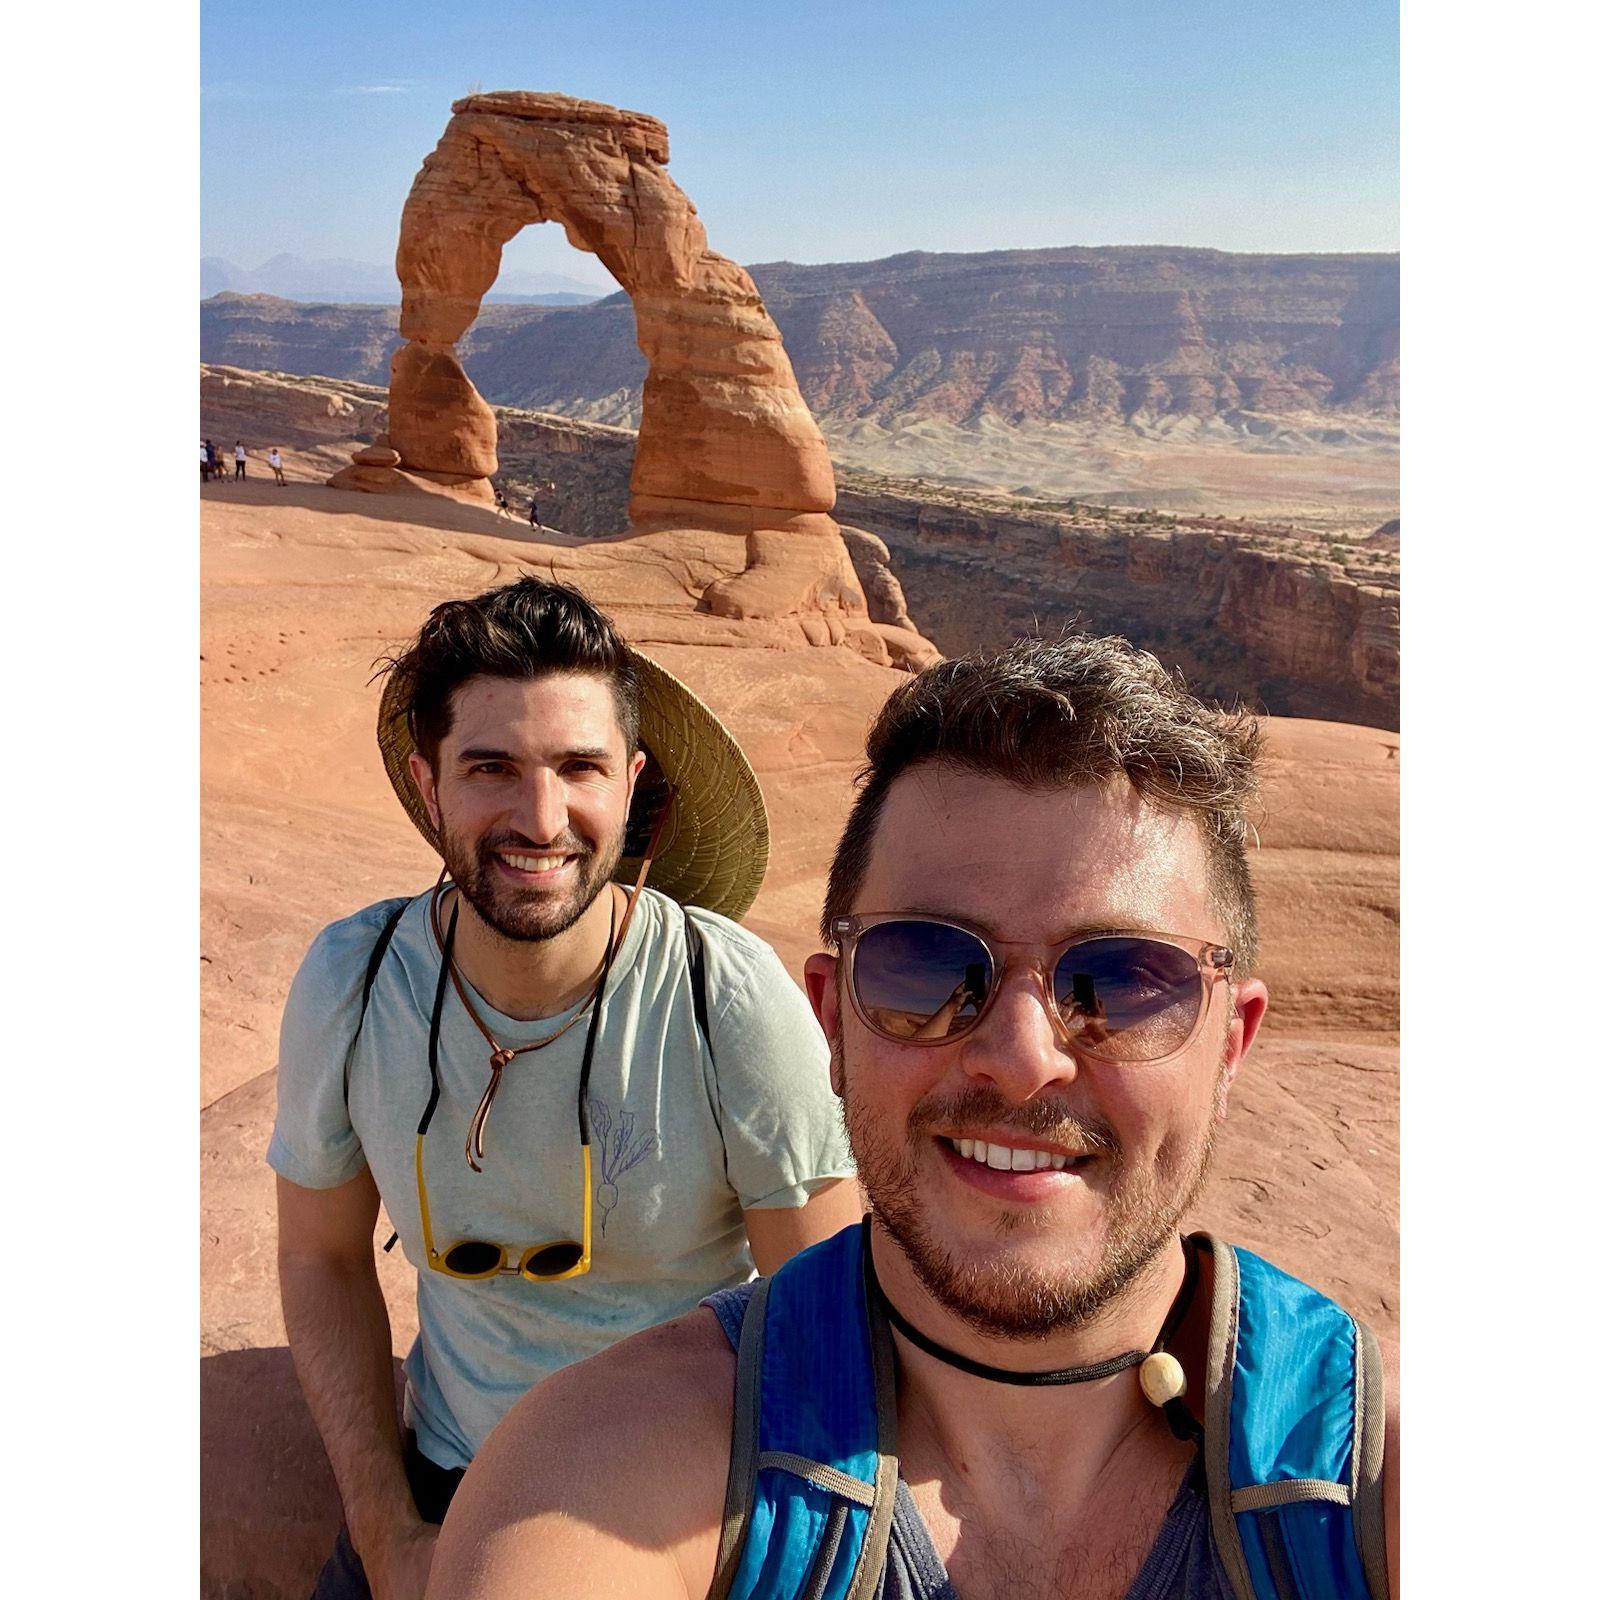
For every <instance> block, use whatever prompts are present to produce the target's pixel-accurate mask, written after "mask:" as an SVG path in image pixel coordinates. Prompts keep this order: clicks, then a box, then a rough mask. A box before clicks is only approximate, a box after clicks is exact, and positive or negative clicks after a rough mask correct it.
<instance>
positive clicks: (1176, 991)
mask: <svg viewBox="0 0 1600 1600" xmlns="http://www.w3.org/2000/svg"><path fill="white" fill-rule="evenodd" d="M1055 989H1056V1004H1057V1005H1058V1006H1059V1007H1060V1009H1061V1014H1062V1016H1063V1017H1065V1018H1066V1021H1067V1027H1068V1029H1069V1031H1070V1032H1071V1033H1072V1035H1073V1036H1074V1038H1076V1039H1078V1040H1079V1041H1080V1042H1081V1043H1082V1044H1083V1046H1084V1048H1085V1049H1086V1050H1088V1051H1090V1052H1091V1053H1093V1054H1095V1055H1099V1056H1104V1057H1106V1058H1107V1059H1109V1060H1113V1061H1155V1060H1158V1059H1160V1057H1162V1056H1166V1055H1171V1054H1172V1052H1173V1051H1175V1050H1180V1049H1182V1048H1183V1046H1184V1045H1185V1044H1186V1043H1187V1042H1188V1040H1189V1036H1190V1035H1191V1034H1192V1033H1193V1032H1194V1026H1195V1023H1196V1021H1198V1019H1199V1016H1200V1007H1201V1005H1202V1004H1203V1003H1204V1000H1205V989H1204V980H1203V979H1202V978H1201V976H1200V967H1199V964H1198V963H1197V962H1196V960H1195V958H1194V957H1193V956H1192V955H1191V954H1190V953H1189V952H1188V951H1187V950H1183V949H1180V948H1179V947H1178V946H1177V945H1171V944H1163V943H1162V942H1161V941H1160V940H1159V939H1136V938H1117V939H1086V940H1085V941H1084V942H1083V943H1082V944H1076V945H1074V946H1073V947H1072V948H1071V949H1070V950H1068V951H1067V952H1066V954H1065V955H1063V956H1062V958H1061V961H1060V964H1059V965H1058V966H1057V967H1056V977H1055Z"/></svg>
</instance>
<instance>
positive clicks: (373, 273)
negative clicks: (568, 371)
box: [200, 255, 605, 305]
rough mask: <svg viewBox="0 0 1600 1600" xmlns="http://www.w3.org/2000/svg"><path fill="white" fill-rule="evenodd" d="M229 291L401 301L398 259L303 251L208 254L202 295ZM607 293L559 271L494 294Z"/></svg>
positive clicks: (517, 276) (506, 297) (514, 297)
mask: <svg viewBox="0 0 1600 1600" xmlns="http://www.w3.org/2000/svg"><path fill="white" fill-rule="evenodd" d="M228 292H231V293H233V294H270V295H277V296H279V297H280V298H282V299H285V300H304V301H316V302H320V303H322V304H334V305H338V304H371V305H399V303H400V283H399V280H398V279H397V278H396V277H395V275H394V267H393V265H392V264H386V265H382V266H380V265H378V264H377V263H376V262H372V261H349V260H344V259H340V258H333V259H324V260H318V261H307V260H305V259H304V258H303V257H301V256H295V255H277V256H274V257H273V258H272V259H271V260H270V261H264V262H262V264H261V265H260V266H259V267H257V268H255V270H254V271H248V270H246V269H245V268H243V267H239V266H235V265H234V263H233V262H231V261H225V260H223V258H222V257H221V256H203V257H202V258H201V260H200V297H201V299H203V300H209V299H210V298H211V296H212V295H215V294H223V293H228ZM604 293H605V291H604V290H599V289H595V288H593V287H592V286H591V285H589V284H587V283H583V282H580V281H579V280H578V279H577V278H569V277H566V276H565V275H564V274H562V273H559V272H506V273H502V274H501V276H500V279H499V281H498V282H497V283H496V284H495V286H494V289H493V291H492V292H491V294H490V296H489V298H490V299H491V300H496V301H500V302H502V303H512V304H515V303H522V304H533V305H587V304H588V303H589V302H590V301H592V300H598V299H600V298H601V296H602V294H604Z"/></svg>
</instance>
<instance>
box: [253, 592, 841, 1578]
mask: <svg viewBox="0 0 1600 1600" xmlns="http://www.w3.org/2000/svg"><path fill="white" fill-rule="evenodd" d="M378 737H379V744H380V746H381V748H382V751H383V757H384V763H385V766H386V768H387V770H388V773H389V777H390V779H391V781H392V782H393V784H394V786H395V790H396V793H397V794H398V796H399V798H400V801H401V803H402V805H403V806H404V807H405V809H406V811H407V813H408V814H409V815H410V817H411V819H412V820H413V822H415V823H416V825H417V827H418V828H419V829H420V830H421V831H422V833H423V834H424V836H425V837H426V838H427V839H428V841H429V843H430V844H432V845H433V846H434V848H435V849H436V850H437V851H438V852H439V853H440V855H441V856H442V858H443V861H444V871H443V873H442V874H441V877H440V880H439V883H438V884H437V885H436V886H435V887H434V889H433V890H432V891H431V892H429V893H425V894H422V895H418V896H415V897H413V898H408V899H397V900H389V901H383V902H380V903H379V904H377V905H374V906H369V907H368V908H367V909H366V910H364V911H361V912H358V913H357V914H356V915H355V916H353V917H348V918H346V919H345V920H343V921H341V922H336V923H334V924H333V925H332V926H331V927H328V928H326V929H324V930H323V932H322V933H321V935H319V937H318V938H317V940H316V942H315V943H314V944H313V945H312V947H311V950H310V952H309V954H308V955H307V957H306V959H305V961H304V963H303V964H302V966H301V969H300V971H299V974H298V975H297V976H296V978H295V981H294V986H293V988H292V990H291V992H290V995H289V1001H288V1004H287V1007H286V1009H285V1012H284V1019H283V1032H282V1043H281V1051H280V1059H279V1068H278V1116H277V1123H276V1126H275V1129H274V1132H273V1137H272V1144H271V1148H270V1150H269V1152H268V1160H269V1161H270V1162H271V1164H272V1166H273V1168H274V1169H275V1171H276V1172H277V1174H278V1196H279V1200H278V1207H279V1212H278V1214H279V1243H278V1260H279V1272H280V1278H281V1282H282V1290H283V1306H284V1320H285V1323H286V1325H287V1328H288V1333H289V1343H290V1347H291V1349H292V1350H293V1353H294V1359H295V1366H296V1369H297V1371H298V1373H299V1376H300V1381H301V1385H302V1387H303V1388H304V1390H305V1392H306V1397H307V1400H308V1402H309V1404H310V1407H311V1411H312V1415H313V1416H314V1418H315V1419H316V1422H317V1426H318V1428H319V1429H320V1431H321V1434H322V1438H323V1442H324V1444H325V1446H326V1448H327V1452H328V1456H329V1459H330V1461H331V1463H332V1466H333V1469H334V1475H335V1477H336V1479H337V1480H338V1485H339V1490H340V1495H341V1498H342V1500H343V1503H344V1510H345V1517H346V1527H345V1528H344V1529H342V1530H341V1532H340V1535H339V1542H338V1545H337V1547H336V1549H335V1551H334V1554H333V1556H332V1558H331V1559H330V1560H329V1561H328V1563H327V1565H326V1566H325V1567H324V1569H323V1572H322V1574H321V1576H320V1578H319V1579H318V1583H317V1588H316V1591H315V1593H316V1597H318V1600H329V1597H333V1596H344V1595H365V1594H369V1593H373V1594H376V1595H377V1596H379V1600H412V1597H415V1596H420V1595H421V1593H422V1591H423V1587H424V1585H425V1582H426V1578H427V1572H428V1567H429V1564H430V1562H431V1559H432V1553H433V1544H434V1538H435V1536H436V1533H437V1524H438V1523H439V1522H440V1521H441V1520H442V1518H443V1515H444V1510H445V1507H446V1505H447V1504H448V1503H449V1499H450V1496H451V1495H452V1494H453V1492H454V1489H455V1485H456V1483H457V1482H458V1481H459V1479H460V1477H461V1474H462V1472H463V1471H464V1469H465V1468H466V1466H467V1464H468V1463H469V1462H470V1461H471V1459H472V1458H473V1456H474V1454H475V1453H476V1451H477V1449H478V1447H479V1446H480V1445H481V1444H482V1442H483V1440H484V1439H485V1438H486V1437H487V1435H488V1433H489V1431H490V1429H491V1428H492V1427H493V1426H494V1425H495V1423H496V1422H497V1421H498V1420H499V1419H500V1417H501V1416H503V1415H504V1413H505V1412H506V1411H507V1410H508V1409H509V1408H510V1406H511V1405H512V1403H513V1402H514V1401H515V1400H516V1399H517V1398H518V1396H519V1395H521V1394H522V1393H523V1392H524V1391H525V1390H526V1389H528V1388H529V1387H530V1386H531V1385H532V1384H534V1383H535V1382H537V1381H538V1380H539V1379H540V1378H542V1377H544V1376H545V1375H547V1374H548V1373H550V1372H553V1371H555V1370H557V1369H558V1368H561V1367H564V1366H566V1365H568V1364H570V1363H571V1362H574V1361H577V1360H581V1359H582V1358H584V1357H586V1356H590V1355H593V1354H595V1353H597V1352H599V1351H601V1350H604V1349H606V1348H607V1347H608V1346H610V1345H611V1344H612V1343H614V1342H615V1341H616V1340H618V1339H620V1338H622V1337H624V1336H626V1335H628V1334H630V1333H634V1332H637V1331H639V1330H641V1329H644V1328H647V1327H650V1326H653V1325H654V1324H656V1323H658V1322H661V1321H664V1320H666V1319H668V1318H670V1317H673V1316H677V1315H679V1314H681V1313H682V1312H684V1311H686V1310H687V1309H689V1308H690V1307H692V1306H693V1305H695V1303H696V1302H697V1301H698V1300H699V1299H700V1298H701V1297H703V1296H704V1295H706V1294H707V1293H710V1292H712V1291H713V1290H715V1289H717V1288H719V1287H721V1286H723V1285H727V1284H732V1283H737V1282H741V1281H743V1280H745V1279H747V1278H748V1277H749V1276H750V1274H751V1272H752V1270H753V1269H756V1268H759V1269H760V1270H761V1271H763V1272H771V1271H773V1270H775V1269H776V1267H777V1266H779V1265H780V1264H781V1263H782V1262H783V1261H784V1260H786V1259H787V1258H788V1257H789V1256H791V1255H792V1254H794V1253H795V1252H796V1251H798V1250H800V1249H801V1248H803V1247H805V1246H806V1245H808V1244H811V1243H813V1242H815V1241H817V1240H820V1239H824V1238H827V1237H829V1236H830V1235H832V1234H833V1233H834V1232H836V1231H837V1230H838V1229H839V1228H841V1227H843V1226H844V1225H846V1224H847V1223H849V1222H852V1221H854V1220H855V1219H856V1218H857V1217H858V1216H859V1203H858V1200H857V1197H856V1189H855V1185H854V1183H853V1182H851V1181H849V1178H850V1175H851V1170H852V1169H851V1164H850V1157H849V1153H848V1147H847V1144H846V1141H845V1138H844V1133H843V1128H842V1125H841V1122H840V1119H839V1117H838V1113H837V1110H836V1108H835V1104H834V1102H833V1099H832V1096H831V1093H830V1090H829V1085H828V1052H827V1047H826V1044H825V1043H824V1041H823V1038H822V1035H821V1032H820V1030H819V1029H818V1028H817V1026H816V1024H815V1022H814V1021H813V1019H812V1017H811V1015H810V1012H809V1010H808V1007H807V1004H806V1001H805V998H804V996H803V995H802V994H801V992H800V990H799V989H798V988H797V987H796V985H795V984H794V983H793V982H791V981H790V979H789V977H788V976H787V974H786V973H785V972H784V970H783V968H782V966H781V964H780V963H779V961H778V958H777V956H776V955H775V954H774V952H773V951H772V950H771V949H770V948H769V947H768V946H767V945H766V944H764V943H763V942H762V941H761V940H759V939H757V938H755V937H754V936H752V935H751V934H750V933H748V932H746V931H745V930H744V929H743V928H741V927H740V926H739V925H738V923H737V921H736V920H733V919H736V918H738V917H739V916H742V915H743V913H744V912H745V911H746V910H747V909H748V907H749V905H750V902H751V901H752V900H753V899H754V898H755V894H756V891H757V889H758V888H759V887H760V883H761V879H762V876H763V874H764V872H765V869H766V860H767V825H766V814H765V810H764V808H763V805H762V801H761V793H760V790H759V788H758V787H757V785H756V781H755V776H754V774H753V773H752V772H751V770H750V767H749V764H748V763H747V762H746V760H745V759H744V756H743V754H742V752H741V751H740V750H739V748H738V746H737V745H736V744H735V743H734V741H733V740H732V738H731V737H730V736H729V734H728V733H727V731H726V730H725V729H724V728H723V727H722V725H721V724H720V723H719V722H718V721H717V719H716V718H715V717H714V716H713V715H712V714H711V712H710V711H709V710H708V709H707V708H706V707H705V706H704V705H703V704H702V703H701V702H700V701H699V700H698V699H696V698H695V696H694V695H693V694H691V693H690V692H689V690H688V689H686V688H685V687H684V686H683V685H682V684H680V683H679V682H677V680H676V679H674V678H673V677H671V676H670V675H669V674H668V673H666V672H665V671H663V670H662V669H661V668H660V667H658V666H656V665H655V663H653V662H651V661H650V660H648V659H647V658H646V657H644V656H642V655H640V654H639V653H638V652H637V651H634V650H632V649H631V648H630V647H629V646H627V645H626V644H625V643H624V642H623V641H622V639H621V638H620V636H619V635H618V634H617V632H616V630H615V628H614V627H613V626H612V624H611V622H610V621H609V620H608V619H607V618H606V617H605V616H604V615H602V614H601V613H600V612H599V611H597V610H596V609H595V608H594V606H593V605H591V604H590V603H589V602H588V601H587V600H586V599H585V598H584V597H583V596H582V595H581V594H579V593H578V592H577V591H576V590H574V589H571V588H569V587H566V586H565V585H561V584H554V583H547V582H543V581H540V580H536V579H532V578H524V579H521V580H519V581H518V582H516V583H514V584H510V585H508V586H506V587H504V588H501V589H496V590H493V591H491V592H490V593H488V594H484V595H480V596H478V597H477V598H476V599H473V600H461V601H451V602H448V603H447V604H445V605H441V606H439V607H437V608H436V609H435V610H434V612H433V614H432V615H431V616H430V617H429V619H428V621H427V622H426V623H425V624H424V626H423V628H422V630H421V632H420V634H419V635H418V637H417V639H416V641H415V642H414V643H413V644H412V645H411V647H410V648H409V649H408V650H407V651H406V652H405V653H404V654H402V655H400V656H399V657H397V658H395V659H394V660H392V661H391V662H390V663H389V667H388V681H387V684H386V686H385V690H384V694H383V702H382V707H381V710H380V713H379V729H378ZM647 875H648V877H649V880H650V887H648V888H647V887H645V886H644V884H645V878H646V876H647ZM690 906H693V907H694V910H693V911H692V912H691V911H689V910H688V909H687V908H688V907H690ZM380 1200H381V1202H382V1204H383V1207H384V1209H385V1210H386V1212H387V1214H388V1217H389V1219H390V1220H391V1221H392V1223H393V1226H394V1229H395V1234H396V1238H398V1240H399V1241H400V1243H401V1245H402V1248H403V1249H404V1251H405V1254H406V1256H407V1258H408V1259H409V1260H410V1261H411V1262H413V1263H414V1264H415V1266H416V1267H417V1313H418V1324H419V1330H420V1331H419V1336H418V1339H417V1342H416V1344H415V1345H414V1346H413V1348H412V1350H411V1352H410V1354H409V1355H408V1357H407V1358H406V1362H405V1376H406V1386H405V1406H404V1418H403V1421H402V1420H401V1418H399V1417H397V1415H396V1411H395V1405H394V1394H393V1385H392V1378H391V1369H390V1332H389V1322H388V1315H387V1311H386V1308H385V1305H384V1300H383V1296H382V1292H381V1289H380V1287H379V1284H378V1279H377V1275H376V1271H375V1265H374V1255H373V1240H374V1226H375V1224H376V1222H377V1217H378V1207H379V1203H380ZM394 1242H395V1239H391V1240H390V1241H389V1243H390V1245H393V1244H394ZM386 1248H387V1247H386ZM551 1448H552V1449H554V1450H559V1451H571V1450H581V1449H583V1448H584V1444H583V1441H582V1440H581V1439H561V1440H552V1441H551ZM369 1584H370V1588H369Z"/></svg>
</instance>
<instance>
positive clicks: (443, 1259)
mask: <svg viewBox="0 0 1600 1600" xmlns="http://www.w3.org/2000/svg"><path fill="white" fill-rule="evenodd" d="M629 910H630V911H631V910H632V906H631V905H630V906H629ZM460 914H461V907H460V903H459V901H458V902H457V904H456V905H455V906H454V907H453V908H452V909H451V912H450V926H449V929H448V931H447V932H446V934H445V936H444V951H443V957H444V958H443V960H442V961H441V962H440V963H439V987H438V991H437V993H436V994H435V995H434V1001H433V1017H432V1019H431V1021H430V1023H429V1027H428V1072H429V1075H430V1077H431V1079H432V1088H431V1092H430V1093H429V1095H428V1104H427V1107H426V1109H425V1110H424V1111H423V1113H422V1120H421V1121H420V1122H419V1123H418V1124H417V1208H418V1210H419V1211H420V1212H421V1214H422V1243H423V1248H424V1249H425V1251H426V1252H427V1258H428V1266H429V1267H430V1268H431V1269H432V1270H433V1271H435V1272H442V1273H444V1274H446V1276H448V1277H451V1278H465V1279H467V1280H469V1281H477V1280H482V1279H485V1278H493V1277H495V1276H497V1275H499V1274H500V1273H505V1274H507V1275H509V1276H512V1277H518V1278H527V1279H528V1280H529V1281H530V1282H533V1283H558V1282H560V1281H561V1279H563V1278H576V1277H579V1276H581V1275H582V1274H583V1273H585V1272H587V1271H588V1270H589V1260H590V1247H591V1244H592V1242H593V1238H594V1188H593V1168H592V1166H591V1162H590V1155H589V1070H590V1068H591V1067H592V1066H593V1065H594V1048H595V1041H596V1039H597V1038H598V1037H599V1030H600V1012H601V1008H602V1003H603V1002H604V1000H605V993H606V983H607V981H608V980H609V978H610V977H611V962H612V959H613V957H614V956H615V955H616V952H617V947H618V946H619V945H620V944H621V942H622V941H621V940H620V939H619V938H618V937H617V930H616V927H615V923H613V926H612V933H611V937H609V938H608V939H607V941H606V958H605V962H604V964H603V965H602V966H601V968H600V979H599V982H598V984H597V985H596V988H595V996H594V1005H593V1009H592V1011H591V1013H590V1016H589V1031H588V1035H587V1037H586V1039H585V1041H584V1047H583V1070H582V1072H581V1073H580V1074H579V1077H578V1139H579V1142H580V1144H581V1146H582V1149H583V1238H582V1240H581V1241H580V1240H577V1239H556V1240H552V1241H551V1242H550V1243H548V1244H535V1245H529V1246H528V1248H527V1249H525V1250H524V1251H522V1253H521V1254H520V1255H516V1254H514V1252H513V1251H512V1250H511V1249H508V1248H507V1247H506V1246H505V1245H503V1244H496V1243H494V1242H492V1241H491V1240H486V1239H458V1240H456V1242H455V1243H454V1244H452V1245H448V1246H446V1247H445V1249H443V1250H440V1249H439V1248H438V1246H437V1245H436V1244H435V1243H434V1239H433V1215H432V1211H431V1209H430V1207H429V1205H428V1184H427V1180H426V1178H425V1177H424V1175H423V1163H422V1151H423V1146H424V1144H425V1142H426V1140H427V1137H428V1125H429V1123H431V1122H432V1121H433V1113H434V1111H435V1109H436V1108H437V1107H438V1104H439V1026H440V1022H441V1021H442V1019H443V1015H444V997H445V989H446V987H447V984H448V981H449V978H450V975H451V956H452V952H453V951H454V949H455V941H456V922H457V919H458V918H459V916H460ZM623 926H624V928H626V926H627V924H626V919H624V924H623ZM498 1076H499V1074H498V1071H497V1072H496V1080H498ZM482 1109H483V1108H482V1107H480V1115H481V1113H482ZM475 1170H476V1169H475ZM513 1263H514V1264H513Z"/></svg>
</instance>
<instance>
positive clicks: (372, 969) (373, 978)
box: [344, 900, 411, 1106]
mask: <svg viewBox="0 0 1600 1600" xmlns="http://www.w3.org/2000/svg"><path fill="white" fill-rule="evenodd" d="M410 904H411V902H410V901H409V900H402V901H401V902H400V904H399V905H397V906H396V907H395V908H394V910H393V911H391V912H390V913H389V915H388V916H387V917H385V918H384V921H383V926H382V927H381V928H380V929H379V930H378V937H377V939H376V940H375V941H374V943H373V946H372V954H371V955H369V956H368V957H367V971H366V976H365V977H364V978H363V979H362V980H361V1012H360V1015H359V1016H357V1018H356V1030H355V1032H354V1033H352V1034H351V1035H350V1047H349V1049H347V1050H346V1051H345V1053H344V1100H345V1104H346V1105H347V1106H348V1105H349V1104H350V1057H351V1056H352V1055H354V1054H355V1048H356V1040H357V1039H359V1038H360V1037H361V1030H362V1028H363V1027H364V1026H365V1025H366V1021H367V1006H368V1005H369V1004H370V1003H371V1001H372V986H373V984H375V983H376V982H377V981H378V968H379V967H381V966H382V965H383V958H384V956H385V954H386V953H387V952H388V949H389V941H390V940H391V939H393V938H394V930H395V929H396V928H398V927H399V926H400V919H401V917H403V916H404V915H405V914H406V907H407V906H409V905H410Z"/></svg>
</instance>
